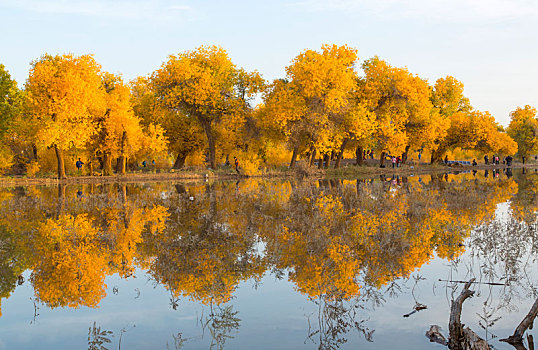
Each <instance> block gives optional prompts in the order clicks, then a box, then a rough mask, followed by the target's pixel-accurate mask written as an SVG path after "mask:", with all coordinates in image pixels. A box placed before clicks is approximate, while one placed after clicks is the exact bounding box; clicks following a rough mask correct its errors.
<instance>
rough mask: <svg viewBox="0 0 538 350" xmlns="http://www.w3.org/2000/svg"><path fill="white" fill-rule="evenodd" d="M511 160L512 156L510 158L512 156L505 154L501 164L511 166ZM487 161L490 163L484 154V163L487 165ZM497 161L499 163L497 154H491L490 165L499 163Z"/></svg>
mask: <svg viewBox="0 0 538 350" xmlns="http://www.w3.org/2000/svg"><path fill="white" fill-rule="evenodd" d="M513 160H514V158H512V156H506V157H504V158H503V164H506V165H507V166H511V165H512V161H513ZM489 163H490V159H489V157H488V155H487V154H486V155H485V156H484V164H486V165H488V164H489ZM499 163H500V158H499V156H496V155H493V156H491V164H492V165H499ZM523 164H525V157H523Z"/></svg>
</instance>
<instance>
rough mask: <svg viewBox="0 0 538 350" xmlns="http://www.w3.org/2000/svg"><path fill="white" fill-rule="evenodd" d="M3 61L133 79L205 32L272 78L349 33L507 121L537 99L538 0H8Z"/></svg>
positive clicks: (2, 23)
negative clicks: (52, 58)
mask: <svg viewBox="0 0 538 350" xmlns="http://www.w3.org/2000/svg"><path fill="white" fill-rule="evenodd" d="M0 33H1V34H2V44H1V45H0V63H2V64H4V65H5V66H6V68H7V69H8V70H9V71H10V73H11V74H12V76H13V77H14V78H15V79H16V80H17V81H18V82H19V84H21V85H22V84H23V83H24V81H25V80H26V78H27V76H28V68H29V63H30V62H31V61H32V60H34V59H36V58H38V57H39V56H41V55H42V54H43V53H45V52H48V53H51V54H57V53H60V54H61V53H68V52H72V53H75V54H86V53H92V54H94V55H95V58H96V59H97V61H98V62H99V63H100V64H101V65H102V66H103V69H105V70H107V71H111V72H114V73H122V74H123V75H124V77H125V78H126V79H132V78H134V77H136V76H139V75H147V74H150V73H151V72H152V71H154V70H155V69H157V68H158V67H159V66H160V65H161V63H162V62H163V61H165V60H166V57H167V56H168V55H170V54H174V53H178V52H182V51H185V50H191V49H193V48H196V47H197V46H200V45H202V44H217V45H220V46H222V47H224V48H225V49H226V50H227V51H228V53H229V54H230V56H231V57H232V59H233V61H234V62H235V63H236V64H237V65H238V66H242V67H244V68H246V69H248V70H253V69H257V70H258V71H260V72H261V73H262V75H263V76H264V77H265V78H266V79H274V78H278V77H283V76H284V75H285V72H284V68H285V67H286V66H287V65H288V64H289V63H290V61H291V60H292V59H293V57H295V56H296V55H297V54H298V53H299V52H301V51H302V50H304V49H319V48H320V47H321V45H322V44H323V43H329V44H331V43H336V44H348V45H350V46H352V47H355V48H357V49H358V52H359V57H360V59H361V61H362V60H364V59H368V58H370V57H372V56H374V55H378V56H380V57H381V58H382V59H385V60H387V61H388V62H389V63H390V64H392V65H394V66H407V67H408V68H409V70H410V71H411V72H413V73H416V74H418V75H420V76H421V77H423V78H426V79H428V80H429V81H430V83H432V84H433V83H434V82H435V80H436V79H437V78H439V77H444V76H446V75H452V76H454V77H455V78H457V79H459V80H461V81H462V82H463V83H464V84H465V94H466V95H467V96H468V97H469V98H470V99H471V103H472V105H473V106H474V107H475V108H477V109H480V110H488V111H490V112H491V113H492V114H493V115H494V116H495V118H496V119H497V121H499V122H500V123H501V124H504V125H507V124H508V121H509V116H508V114H509V113H510V111H512V110H513V109H515V107H516V106H522V105H524V104H531V105H534V106H538V101H537V97H538V65H537V64H536V62H535V61H536V57H537V54H538V46H537V45H536V38H537V37H538V2H536V1H528V0H511V1H508V0H415V1H413V0H409V1H399V0H377V1H373V0H372V1H366V0H334V1H324V0H294V1H285V0H274V1H233V0H230V1H215V0H211V1H192V0H150V1H136V0H125V1H114V0H94V1H90V0H0Z"/></svg>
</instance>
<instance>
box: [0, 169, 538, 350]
mask: <svg viewBox="0 0 538 350" xmlns="http://www.w3.org/2000/svg"><path fill="white" fill-rule="evenodd" d="M536 182H537V176H536V175H534V174H527V176H524V177H522V176H520V175H519V174H514V176H510V177H508V176H505V175H502V174H500V175H499V176H497V177H488V178H483V177H479V176H477V175H476V174H473V173H469V174H460V175H457V176H456V175H452V174H440V175H431V176H430V175H426V176H421V177H417V176H414V177H399V176H393V177H388V176H382V177H380V178H379V179H367V180H342V179H333V180H321V181H306V180H305V181H302V182H295V181H291V182H290V181H284V182H279V181H257V180H252V179H249V180H245V181H241V182H239V183H227V182H220V183H218V182H214V183H212V182H207V183H204V184H198V183H182V184H178V185H175V186H171V185H169V184H162V183H158V184H151V185H150V184H139V185H129V186H125V185H76V186H71V185H68V186H64V187H62V188H61V190H57V191H55V190H53V189H51V188H38V187H28V188H16V189H7V190H2V191H0V214H1V216H0V243H1V244H0V276H1V277H2V278H1V281H0V297H2V298H7V297H9V295H10V294H11V293H12V292H13V290H14V289H15V288H16V287H17V281H19V280H20V279H19V276H21V274H22V273H23V272H24V271H25V270H30V271H32V273H31V278H30V282H31V283H32V285H33V287H34V290H35V296H36V298H37V299H38V300H39V301H40V302H42V303H44V304H45V305H47V306H48V307H51V308H54V307H59V306H60V307H65V306H69V307H79V306H89V307H96V306H97V305H98V304H99V303H100V301H101V299H102V298H103V297H104V296H105V286H104V278H105V277H106V276H108V275H111V274H115V273H118V274H119V275H120V276H121V277H122V278H125V279H128V278H130V277H131V276H132V275H133V274H134V272H135V268H136V267H140V268H142V269H144V270H146V271H147V273H148V275H149V276H151V278H152V279H153V280H154V281H155V283H157V284H161V285H163V286H164V287H165V288H166V289H167V290H168V291H169V292H170V305H171V308H173V309H174V310H176V309H177V310H180V308H179V307H178V306H179V305H180V300H181V298H188V299H191V300H193V301H197V302H201V303H202V304H204V305H209V307H210V313H209V315H210V316H208V318H207V319H206V320H205V321H203V322H200V324H201V326H202V330H205V329H208V330H209V333H210V334H211V335H212V339H213V343H212V344H213V345H214V346H215V347H217V348H221V347H222V346H223V345H224V343H225V341H226V339H229V337H230V334H231V333H232V332H233V331H234V330H236V329H237V328H238V327H239V318H238V317H239V316H238V314H237V311H233V309H232V308H231V307H232V304H233V303H231V299H232V297H233V295H234V292H235V290H236V289H237V287H238V285H239V283H240V282H242V281H246V280H254V281H255V283H259V281H260V280H261V278H262V276H263V275H264V274H266V273H268V272H269V273H272V274H273V275H274V276H276V277H277V278H286V277H287V279H288V280H289V281H290V282H292V283H293V285H294V286H295V288H296V290H297V291H298V292H300V293H302V294H304V295H305V296H307V297H308V298H309V299H310V300H312V302H314V303H315V304H316V306H317V310H318V311H317V315H314V314H312V315H310V314H309V315H307V319H308V323H309V325H310V327H309V328H310V330H309V331H308V335H307V339H309V340H311V341H314V342H315V343H316V344H318V346H319V347H320V348H329V349H330V348H337V347H339V346H340V345H341V344H343V343H345V342H346V341H347V337H348V335H349V333H350V332H351V331H353V332H356V333H358V334H362V336H363V337H364V338H365V339H366V340H369V341H370V340H372V339H373V330H371V329H369V328H368V325H367V323H368V322H367V317H366V313H363V312H362V310H364V308H365V306H366V305H372V306H373V307H374V308H375V307H377V306H380V305H383V304H384V303H385V299H386V297H397V296H398V295H399V293H401V292H402V288H404V286H407V284H408V283H414V284H413V286H412V288H413V289H412V292H414V290H415V289H414V288H415V287H416V286H417V285H418V283H419V282H421V281H422V279H421V278H420V275H418V274H417V275H414V276H413V275H412V274H413V272H414V271H417V270H418V269H419V268H420V267H421V266H423V265H424V264H426V263H428V262H430V261H431V260H432V259H433V258H434V257H435V256H438V257H440V258H443V259H448V260H449V261H451V264H452V266H453V270H454V272H455V273H456V272H458V271H461V270H462V269H467V270H468V271H469V272H468V273H467V274H466V277H469V278H470V277H476V278H477V280H478V281H481V282H486V281H490V282H491V281H502V282H506V286H504V287H502V288H497V289H499V290H501V293H502V294H501V298H500V299H499V300H501V303H500V304H499V305H493V304H492V303H491V301H492V300H493V298H492V297H490V295H492V293H493V291H494V290H497V289H494V287H492V286H489V287H484V286H486V285H482V287H481V288H489V289H488V290H486V291H485V292H487V293H488V294H485V295H486V296H487V297H486V298H487V300H486V302H485V306H484V309H483V312H482V313H481V314H480V315H479V316H478V319H479V320H480V322H481V323H480V324H481V325H482V326H483V327H484V329H486V330H488V328H489V327H491V325H492V324H494V323H495V322H496V320H497V318H498V317H499V316H497V314H498V312H499V310H512V309H514V308H515V307H517V306H518V305H519V302H518V301H519V300H521V298H524V297H529V296H534V297H535V296H536V294H537V289H536V281H535V280H533V278H532V276H533V274H532V271H533V269H535V268H536V266H535V265H533V264H532V262H533V261H534V259H535V258H536V252H537V248H538V247H537V244H538V243H536V242H537V239H536V238H537V237H536V221H537V219H536V208H537V207H538V199H537V194H536V191H538V184H537V183H536ZM79 192H82V193H83V195H80V193H79ZM499 205H500V207H499ZM503 208H505V209H503ZM503 210H504V211H503ZM497 214H499V215H497ZM465 250H467V253H466V254H467V255H469V257H470V259H467V258H466V259H460V257H461V256H462V254H463V253H464V251H465ZM534 271H535V270H534ZM417 278H418V280H417ZM450 286H453V284H450ZM405 288H406V289H409V287H405ZM413 296H414V294H413ZM495 300H497V299H495ZM415 303H417V305H418V304H420V303H419V300H416V299H415ZM489 336H490V334H489V331H488V333H487V334H486V337H489ZM175 337H176V336H175ZM176 338H177V339H179V340H181V341H179V343H181V344H183V342H184V341H185V339H190V338H185V337H184V336H183V335H181V333H180V336H177V337H176ZM174 339H175V338H174ZM179 343H178V342H177V341H174V344H179Z"/></svg>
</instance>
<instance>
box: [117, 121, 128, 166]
mask: <svg viewBox="0 0 538 350" xmlns="http://www.w3.org/2000/svg"><path fill="white" fill-rule="evenodd" d="M126 141H127V131H125V130H123V133H122V135H121V147H120V150H121V153H120V158H119V164H118V173H120V174H121V175H125V168H126V163H127V159H126V158H125V142H126Z"/></svg>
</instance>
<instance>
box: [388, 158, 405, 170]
mask: <svg viewBox="0 0 538 350" xmlns="http://www.w3.org/2000/svg"><path fill="white" fill-rule="evenodd" d="M390 161H391V163H392V167H393V168H399V167H400V164H401V163H402V158H400V156H397V157H395V156H391V157H390Z"/></svg>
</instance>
